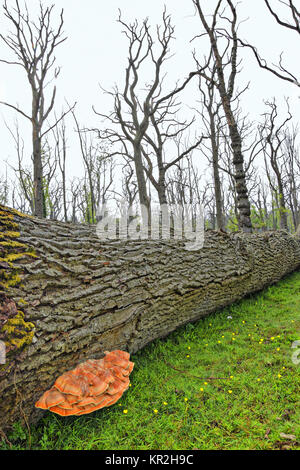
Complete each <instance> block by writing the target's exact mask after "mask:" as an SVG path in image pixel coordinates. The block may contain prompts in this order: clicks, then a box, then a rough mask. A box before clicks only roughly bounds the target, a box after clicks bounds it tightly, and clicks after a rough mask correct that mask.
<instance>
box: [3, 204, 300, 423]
mask: <svg viewBox="0 0 300 470" xmlns="http://www.w3.org/2000/svg"><path fill="white" fill-rule="evenodd" d="M0 228H1V231H0V235H1V239H0V256H1V259H0V322H1V325H0V339H1V340H2V346H3V342H5V344H6V362H5V364H3V365H0V395H1V400H0V430H1V428H2V430H4V431H5V429H7V428H9V427H10V426H11V424H12V423H13V422H14V421H18V420H20V419H21V418H24V419H26V421H27V423H29V424H30V423H33V422H36V421H37V419H38V418H39V417H40V416H41V415H42V413H43V412H42V411H41V410H37V409H36V408H35V407H34V403H35V402H36V400H37V399H38V398H39V397H40V396H41V395H42V394H43V392H44V391H45V390H47V389H49V388H50V387H51V386H52V384H53V382H54V381H55V379H56V378H57V377H58V376H59V375H60V374H62V373H63V372H65V371H67V370H70V369H72V368H74V367H75V366H76V365H77V364H78V363H79V362H82V361H84V360H86V359H89V358H101V357H103V355H104V354H103V353H104V351H105V350H113V349H121V350H126V351H129V352H130V353H134V352H135V351H137V350H139V349H141V348H143V347H144V346H145V345H146V344H147V343H149V342H150V341H153V340H154V339H156V338H160V337H163V336H166V335H167V334H169V333H170V332H171V331H173V330H175V329H176V328H177V327H179V326H180V325H183V324H185V323H188V322H191V321H195V320H197V319H199V318H201V317H203V316H205V315H208V314H209V313H211V312H214V311H215V310H217V309H219V308H221V307H224V306H226V305H228V304H230V303H232V302H234V301H236V300H238V299H241V298H242V297H243V296H245V295H246V294H249V293H251V292H255V291H258V290H260V289H262V288H264V287H265V286H268V285H270V284H272V283H274V282H276V281H278V280H279V279H280V278H281V277H282V276H284V275H285V274H287V273H289V272H292V271H293V270H295V269H297V268H299V266H300V241H299V239H298V238H297V237H294V236H292V235H290V234H288V233H286V232H280V231H278V232H274V233H272V232H268V233H265V234H246V233H232V234H225V233H222V232H215V231H208V232H207V233H206V235H205V243H204V247H203V249H201V250H199V251H187V250H186V249H184V242H183V241H178V242H175V241H168V242H167V241H164V242H159V241H155V240H152V241H146V240H144V241H126V242H125V241H111V242H103V241H101V240H99V239H98V238H97V236H96V229H95V226H86V225H74V224H66V223H63V222H56V221H49V220H45V219H39V218H36V217H32V216H25V215H24V214H21V213H19V212H17V211H15V210H13V209H9V208H7V207H4V206H0Z"/></svg>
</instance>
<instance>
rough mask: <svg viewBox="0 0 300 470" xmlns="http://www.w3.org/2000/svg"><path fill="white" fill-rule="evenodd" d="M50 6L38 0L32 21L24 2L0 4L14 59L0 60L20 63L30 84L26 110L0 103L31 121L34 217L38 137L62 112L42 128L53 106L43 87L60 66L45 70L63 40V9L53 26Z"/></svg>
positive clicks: (39, 172)
mask: <svg viewBox="0 0 300 470" xmlns="http://www.w3.org/2000/svg"><path fill="white" fill-rule="evenodd" d="M53 7H54V5H52V6H50V7H47V8H45V7H44V6H43V5H42V2H41V1H40V12H39V17H38V20H37V21H32V20H31V18H30V16H29V12H28V8H27V4H26V3H25V4H24V11H22V10H21V7H20V3H19V0H15V7H9V6H8V5H7V1H6V0H5V1H4V5H3V10H4V15H5V17H6V18H7V19H8V20H9V22H10V24H12V25H13V28H14V29H13V31H14V32H11V33H9V34H8V35H7V36H4V35H3V34H0V38H1V39H2V41H3V42H4V43H5V44H6V46H7V47H8V48H9V49H10V50H11V51H12V52H13V54H14V56H15V57H16V59H15V60H5V59H1V62H4V63H6V64H9V65H17V66H20V67H22V68H23V69H24V70H25V72H26V76H27V79H28V82H29V85H30V88H31V93H32V109H31V113H30V114H29V113H27V112H25V111H23V110H22V109H20V108H19V107H18V106H15V105H13V104H9V103H5V102H1V103H2V104H4V105H6V106H9V107H10V108H12V109H14V110H15V111H17V112H18V113H19V114H21V115H22V116H23V117H25V118H26V119H28V120H29V121H30V122H31V125H32V147H33V181H34V214H35V215H36V216H38V217H45V212H44V203H43V197H44V196H43V168H42V167H43V165H42V158H41V156H42V139H43V137H44V136H45V135H46V134H47V133H48V132H49V131H50V130H51V129H53V128H54V127H55V126H56V124H57V122H58V121H59V120H61V119H62V118H63V116H64V115H65V114H66V113H63V115H62V116H61V117H60V118H59V119H58V120H56V121H55V123H54V124H52V125H49V126H48V128H47V129H44V124H45V122H46V121H47V119H48V117H49V115H50V113H51V111H52V110H53V107H54V102H55V96H56V87H55V86H54V87H53V90H52V95H51V98H50V102H49V104H48V105H46V97H45V89H46V87H47V85H49V83H50V82H52V80H53V79H56V78H57V77H58V75H59V72H60V68H59V67H54V71H53V74H52V77H49V72H50V71H51V69H52V68H53V66H54V65H55V60H56V59H55V56H54V52H55V49H56V48H57V46H59V45H60V44H61V43H63V42H64V41H65V40H66V37H63V31H62V28H63V10H62V11H61V14H60V23H59V26H58V28H57V29H56V30H54V29H53V27H52V25H51V21H52V18H51V15H52V10H53Z"/></svg>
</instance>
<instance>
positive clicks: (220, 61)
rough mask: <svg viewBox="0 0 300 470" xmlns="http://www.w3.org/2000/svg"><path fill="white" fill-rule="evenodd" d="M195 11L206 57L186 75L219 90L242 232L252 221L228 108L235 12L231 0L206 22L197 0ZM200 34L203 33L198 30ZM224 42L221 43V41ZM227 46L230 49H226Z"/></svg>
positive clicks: (233, 68)
mask: <svg viewBox="0 0 300 470" xmlns="http://www.w3.org/2000/svg"><path fill="white" fill-rule="evenodd" d="M193 3H194V5H195V7H196V11H197V13H198V15H199V18H200V21H201V24H202V26H203V27H204V30H205V33H204V35H205V37H207V38H208V39H209V43H210V51H209V54H208V58H206V59H205V63H204V64H203V65H202V64H200V62H199V61H198V60H197V59H196V57H195V55H194V57H195V59H196V61H197V71H196V72H192V73H191V74H190V75H192V76H194V75H199V76H200V77H202V78H204V79H205V80H207V81H209V82H212V83H214V85H215V87H216V89H217V90H218V92H219V95H220V99H221V103H222V107H223V111H224V115H225V118H226V121H227V125H228V130H229V135H230V139H231V146H232V151H233V160H232V161H233V165H234V180H235V187H236V193H237V206H238V210H239V218H240V226H241V229H242V230H243V231H245V232H251V231H252V224H251V218H250V202H249V197H248V191H247V184H246V175H245V169H244V156H243V152H242V140H241V136H240V133H239V130H238V126H237V123H236V120H235V116H234V113H233V109H232V100H233V99H234V89H235V82H236V75H237V73H238V62H237V49H238V39H237V13H236V8H235V7H234V5H233V3H232V1H231V0H226V5H227V6H228V7H229V12H230V14H231V17H230V18H229V17H226V16H224V11H222V12H221V11H220V9H221V6H222V4H223V0H219V1H218V4H217V6H216V8H215V10H214V13H213V18H212V22H211V24H210V25H209V24H208V22H207V20H206V17H205V14H204V11H203V7H202V6H201V4H200V1H199V0H193ZM222 19H223V20H225V21H227V22H228V23H229V25H230V37H229V34H227V30H226V28H225V29H224V28H223V27H222V28H221V27H217V22H218V20H222ZM200 36H203V35H202V34H201V35H200ZM224 42H225V46H223V43H224ZM229 48H230V53H229V52H228V51H229ZM212 60H213V61H214V63H215V67H216V76H215V78H214V77H212V76H211V75H209V74H208V73H207V71H208V68H209V64H210V63H211V61H212ZM227 66H230V72H229V76H228V78H227V77H226V70H225V69H226V67H227Z"/></svg>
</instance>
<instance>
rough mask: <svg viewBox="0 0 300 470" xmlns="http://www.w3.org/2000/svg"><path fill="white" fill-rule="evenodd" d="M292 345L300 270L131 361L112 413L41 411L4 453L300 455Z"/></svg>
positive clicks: (299, 315)
mask: <svg viewBox="0 0 300 470" xmlns="http://www.w3.org/2000/svg"><path fill="white" fill-rule="evenodd" d="M296 340H300V272H296V273H293V274H292V275H290V276H287V277H286V278H285V279H283V280H281V281H280V282H279V283H278V284H276V285H274V286H271V287H270V288H268V289H266V290H264V291H263V292H260V293H258V294H255V295H251V296H249V297H247V298H246V299H244V300H242V301H240V302H237V303H235V304H233V305H231V306H230V307H228V308H225V309H223V310H221V311H219V312H217V313H215V314H214V315H210V316H208V317H206V318H204V319H201V320H199V321H197V322H196V323H193V324H188V325H186V326H184V327H181V328H179V329H178V330H176V331H175V332H174V333H172V334H170V335H169V336H168V337H167V338H165V339H158V340H156V341H154V342H153V343H151V344H150V345H148V346H147V347H145V348H144V349H143V350H141V351H139V352H138V353H136V354H134V355H132V356H131V360H132V361H134V362H135V367H134V370H133V372H132V374H131V377H130V379H131V386H130V388H129V389H128V391H127V392H126V393H125V394H124V395H123V397H122V398H121V400H120V401H119V402H118V403H116V404H115V405H113V406H112V407H111V408H109V407H108V408H104V409H102V410H99V411H97V412H94V413H92V414H90V415H85V416H80V417H68V418H63V417H60V416H58V415H55V414H53V413H45V417H44V418H43V419H42V420H41V421H40V422H39V424H38V425H37V426H35V427H31V429H30V432H28V430H26V429H25V430H24V429H23V428H22V427H21V425H20V424H16V425H15V427H14V430H13V431H12V432H11V433H10V434H9V435H8V436H7V437H8V441H9V442H4V441H2V443H1V442H0V450H1V449H10V448H11V449H29V448H31V449H42V450H58V449H79V450H81V449H95V450H96V449H99V450H100V449H103V450H142V449H149V450H166V449H171V450H184V449H186V450H192V449H195V450H196V449H197V450H198V449H199V450H205V449H209V450H225V449H235V450H237V449H240V450H245V449H247V450H261V449H266V450H267V449H274V450H275V449H300V406H299V405H300V402H299V395H300V394H299V391H300V364H297V362H300V353H299V355H298V351H300V344H299V346H298V349H297V348H295V347H294V348H292V344H293V342H294V341H296ZM294 346H295V344H294ZM293 354H294V355H293Z"/></svg>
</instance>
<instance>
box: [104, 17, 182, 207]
mask: <svg viewBox="0 0 300 470" xmlns="http://www.w3.org/2000/svg"><path fill="white" fill-rule="evenodd" d="M118 22H119V23H120V24H121V25H122V26H123V27H124V30H123V33H124V34H125V36H126V38H127V40H128V43H129V47H128V52H129V57H128V65H127V68H126V72H125V85H124V90H123V92H120V90H119V89H118V87H117V86H116V87H115V88H114V90H113V91H111V92H109V94H110V95H111V97H112V99H113V102H114V109H113V111H112V113H111V114H109V115H105V114H101V113H98V112H97V111H96V110H95V112H96V114H98V115H100V116H101V117H104V118H105V119H106V120H107V121H109V122H110V124H111V125H112V126H113V127H112V128H110V129H106V130H99V138H100V139H102V140H105V141H107V142H109V143H110V144H111V145H113V146H114V147H115V146H116V145H120V147H121V148H120V150H117V151H116V152H115V154H118V155H122V156H126V157H127V158H129V159H131V160H132V162H133V164H134V167H135V173H136V179H137V184H138V192H139V200H140V204H141V205H142V206H144V207H145V208H146V209H147V211H148V214H149V213H150V194H149V192H148V191H147V184H146V175H145V163H144V160H145V156H146V152H145V149H144V148H143V140H144V139H145V138H146V133H147V131H148V129H149V126H150V125H151V119H152V124H153V119H154V117H153V116H155V114H156V113H158V112H159V110H161V109H162V107H163V106H164V104H165V103H170V99H171V98H172V97H173V96H175V95H176V94H178V93H179V92H180V91H182V90H183V89H184V87H185V86H186V85H187V83H188V82H189V81H190V79H191V77H188V78H187V79H185V80H184V81H183V83H182V84H181V85H180V86H179V85H176V86H175V88H174V89H173V90H172V91H170V92H169V93H168V94H163V91H162V80H163V79H162V76H161V75H162V69H163V66H164V64H165V62H166V60H167V59H168V57H169V56H168V54H169V45H170V42H171V40H172V39H173V37H174V36H173V35H174V27H173V25H172V24H171V18H170V15H168V14H167V13H166V10H164V12H163V18H162V25H161V26H157V27H156V38H155V39H156V41H157V51H156V48H155V47H156V46H155V47H154V43H155V41H154V37H153V35H152V34H151V32H150V26H149V24H148V19H146V20H144V21H143V24H142V25H141V26H140V25H139V23H138V21H137V20H136V21H135V22H134V23H130V24H126V23H125V22H124V21H123V20H122V19H121V13H120V14H119V19H118ZM146 64H149V65H150V66H152V67H153V72H152V76H151V77H149V71H148V75H147V79H146V80H147V82H146V84H145V85H144V96H143V97H141V96H140V92H139V91H138V87H139V85H140V80H141V76H142V72H141V68H142V66H143V65H146ZM156 122H157V121H156ZM148 143H149V142H148ZM149 171H150V170H149ZM153 182H154V181H153ZM161 186H162V185H161ZM149 215H150V214H149Z"/></svg>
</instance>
